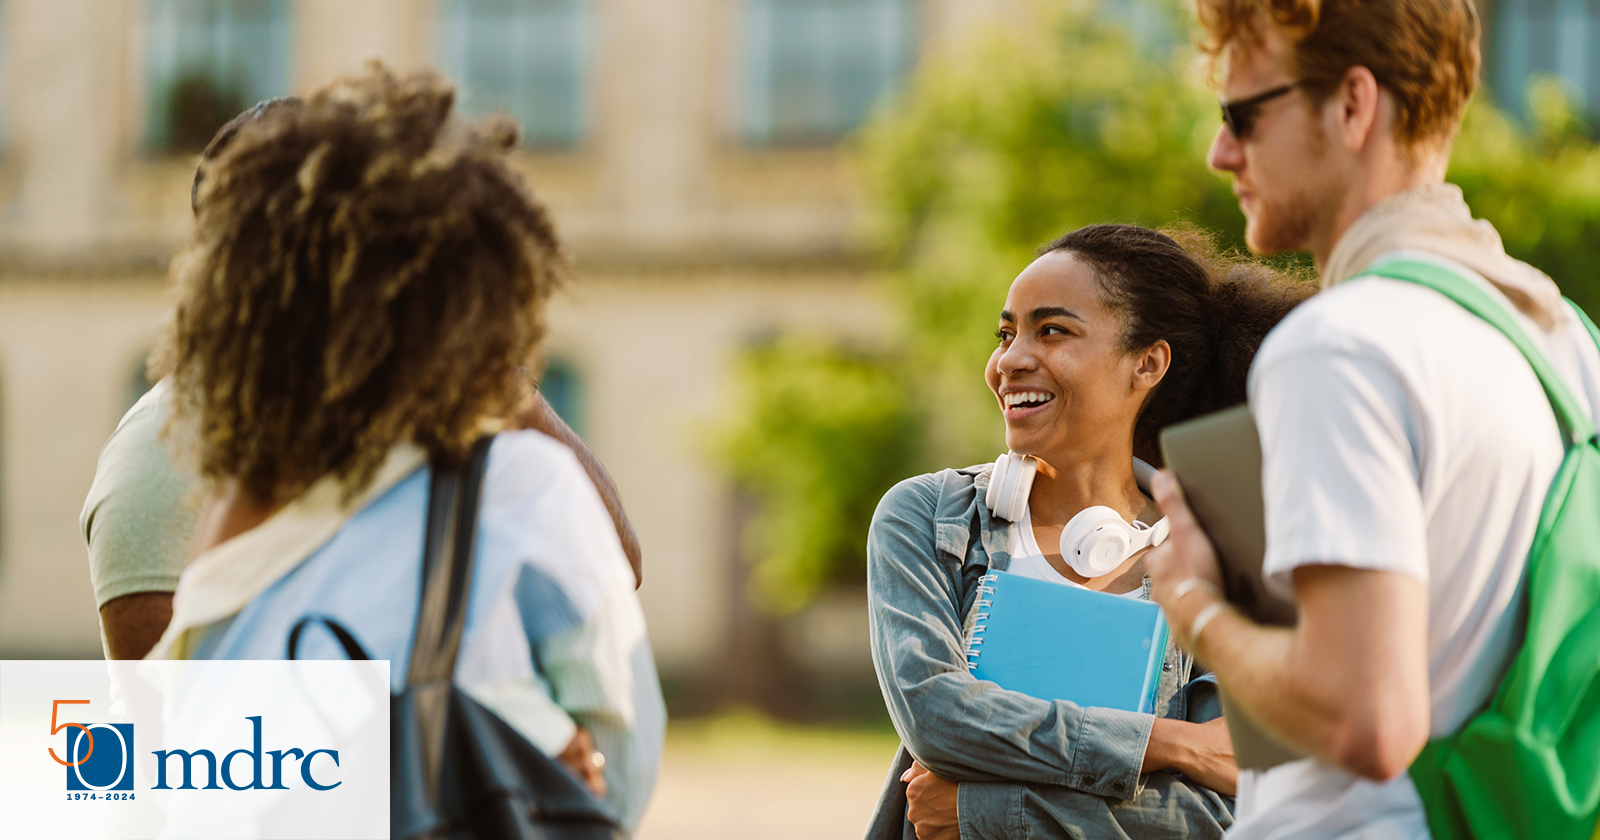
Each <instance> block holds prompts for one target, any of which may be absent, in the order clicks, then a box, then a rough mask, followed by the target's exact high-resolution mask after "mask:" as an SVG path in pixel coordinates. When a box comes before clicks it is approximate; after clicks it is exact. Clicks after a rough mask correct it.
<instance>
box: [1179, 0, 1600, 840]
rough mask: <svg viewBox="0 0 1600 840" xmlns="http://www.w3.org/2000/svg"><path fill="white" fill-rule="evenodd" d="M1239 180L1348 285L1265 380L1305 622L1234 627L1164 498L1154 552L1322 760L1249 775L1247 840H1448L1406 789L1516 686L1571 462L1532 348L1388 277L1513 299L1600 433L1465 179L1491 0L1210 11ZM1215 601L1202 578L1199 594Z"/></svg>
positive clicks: (1290, 571)
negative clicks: (1541, 560) (1442, 281)
mask: <svg viewBox="0 0 1600 840" xmlns="http://www.w3.org/2000/svg"><path fill="white" fill-rule="evenodd" d="M1197 6H1198V11H1199V20H1200V26H1201V30H1202V42H1203V46H1204V47H1205V49H1206V51H1207V52H1208V53H1209V54H1210V55H1211V56H1212V57H1213V58H1214V59H1215V60H1217V62H1218V65H1217V66H1218V69H1219V80H1220V84H1221V96H1222V98H1223V106H1222V107H1223V113H1224V119H1225V124H1224V126H1223V127H1221V128H1220V129H1219V130H1218V131H1217V135H1216V139H1215V140H1214V142H1213V144H1212V146H1211V152H1210V164H1211V166H1212V167H1213V168H1215V169H1217V170H1220V171H1222V172H1226V173H1229V174H1231V175H1232V176H1233V184H1234V186H1233V189H1234V192H1235V193H1236V194H1237V195H1238V196H1239V205H1240V208H1241V209H1242V210H1243V211H1244V214H1245V219H1246V230H1245V237H1246V241H1247V242H1248V243H1249V245H1250V247H1251V248H1252V249H1253V250H1255V251H1257V252H1260V253H1278V252H1284V251H1307V252H1310V254H1311V256H1312V257H1313V259H1314V260H1315V261H1316V266H1317V271H1318V273H1319V274H1320V276H1321V281H1322V287H1323V289H1324V291H1322V292H1321V293H1319V294H1318V295H1316V296H1315V297H1313V298H1312V299H1311V300H1309V301H1308V302H1306V303H1305V304H1304V305H1302V306H1301V307H1300V308H1299V309H1297V310H1296V311H1295V312H1294V313H1293V314H1291V315H1290V316H1289V317H1288V318H1286V319H1285V320H1284V321H1283V323H1282V324H1281V325H1279V327H1278V328H1277V329H1275V330H1274V331H1273V332H1272V334H1271V335H1269V336H1268V337H1267V339H1266V341H1265V342H1264V343H1263V344H1262V346H1261V352H1260V353H1259V354H1258V355H1257V356H1256V360H1255V364H1254V366H1253V367H1252V369H1251V371H1250V384H1249V391H1250V400H1249V402H1250V406H1251V410H1252V413H1253V414H1254V416H1255V421H1256V425H1257V427H1258V428H1259V431H1260V436H1261V451H1262V459H1263V476H1262V486H1263V492H1264V496H1265V501H1266V557H1265V560H1264V563H1263V567H1262V573H1263V575H1264V576H1265V579H1266V581H1267V583H1268V585H1269V586H1270V587H1271V588H1273V589H1274V590H1276V591H1277V592H1279V593H1280V594H1283V595H1284V596H1286V597H1293V599H1294V600H1295V601H1296V602H1297V603H1298V605H1299V622H1298V624H1297V626H1295V627H1294V628H1270V627H1265V626H1262V625H1258V624H1256V623H1254V622H1252V621H1251V620H1249V619H1248V618H1246V617H1245V616H1244V615H1242V614H1240V613H1239V612H1237V611H1235V610H1234V609H1233V608H1231V607H1229V606H1228V605H1227V604H1226V603H1225V602H1224V601H1223V600H1222V597H1221V594H1220V591H1219V588H1218V585H1219V582H1220V580H1221V578H1220V576H1219V574H1218V567H1217V561H1216V555H1215V552H1214V550H1213V548H1212V546H1211V544H1210V542H1209V540H1208V539H1207V538H1206V536H1205V534H1204V532H1202V531H1201V530H1199V528H1198V526H1197V525H1196V524H1195V522H1194V519H1193V517H1192V515H1191V514H1190V512H1189V509H1188V508H1187V507H1186V506H1185V505H1184V503H1183V500H1182V496H1181V494H1180V492H1179V488H1178V487H1177V486H1176V484H1175V482H1173V481H1172V480H1170V478H1168V477H1166V476H1160V477H1158V481H1157V483H1156V491H1157V500H1158V501H1159V502H1160V503H1161V506H1162V508H1163V510H1164V511H1165V512H1166V513H1167V515H1168V517H1169V519H1170V521H1171V523H1172V534H1171V537H1170V538H1169V539H1168V540H1167V542H1166V543H1165V544H1163V545H1162V546H1159V547H1157V548H1156V549H1155V550H1154V551H1153V552H1152V553H1151V555H1150V558H1149V569H1150V577H1151V581H1152V584H1153V586H1154V592H1155V597H1156V600H1157V601H1158V602H1160V603H1161V605H1162V606H1163V608H1165V610H1166V612H1167V616H1168V617H1169V619H1170V620H1171V622H1172V627H1173V631H1174V633H1175V635H1176V637H1177V638H1178V639H1179V640H1181V642H1182V643H1183V644H1184V645H1185V647H1186V648H1187V649H1188V650H1190V652H1192V653H1194V654H1195V655H1196V656H1198V657H1199V658H1200V659H1202V660H1204V661H1205V662H1206V664H1207V665H1209V666H1210V667H1211V668H1212V670H1213V671H1215V672H1216V675H1217V678H1218V679H1219V681H1220V682H1221V683H1222V685H1224V686H1225V687H1226V688H1227V690H1228V693H1229V695H1230V697H1232V698H1234V699H1236V700H1237V701H1238V704H1239V707H1240V708H1241V709H1243V710H1246V711H1247V712H1248V714H1249V715H1250V716H1251V718H1252V719H1253V720H1254V722H1256V723H1258V724H1260V725H1261V726H1262V727H1263V728H1264V729H1265V730H1267V731H1268V732H1270V733H1272V734H1274V735H1276V736H1278V737H1279V738H1281V739H1283V740H1284V741H1286V742H1288V743H1289V744H1291V745H1293V746H1295V747H1298V748H1300V750H1301V751H1302V752H1304V753H1305V754H1306V755H1308V756H1310V757H1308V758H1305V759H1302V760H1299V761H1293V762H1290V763H1287V764H1283V765H1279V766H1277V767H1274V768H1271V769H1268V770H1262V771H1245V772H1242V773H1241V774H1240V778H1239V798H1238V815H1237V816H1238V821H1237V822H1236V823H1235V824H1234V827H1233V829H1232V831H1231V832H1230V835H1229V836H1230V837H1234V838H1240V840H1244V838H1268V837H1272V838H1291V837H1292V838H1298V840H1318V839H1319V838H1355V837H1362V838H1379V837H1381V838H1426V837H1428V836H1429V834H1430V832H1429V828H1428V824H1427V820H1426V816H1425V813H1424V808H1423V804H1422V800H1421V798H1420V797H1419V795H1418V792H1417V789H1416V786H1415V785H1414V784H1413V783H1412V781H1411V778H1410V776H1409V775H1408V774H1407V772H1406V771H1407V768H1408V767H1409V766H1410V764H1411V762H1412V760H1413V759H1414V758H1415V757H1416V756H1417V755H1418V754H1419V752H1420V751H1421V750H1422V748H1423V746H1424V745H1425V743H1426V742H1427V741H1428V740H1429V739H1430V738H1431V737H1435V736H1439V735H1444V734H1448V733H1451V732H1453V731H1455V730H1456V729H1458V728H1459V727H1460V726H1461V725H1462V724H1463V723H1464V722H1465V721H1466V720H1467V719H1468V718H1469V717H1470V716H1471V715H1473V714H1474V713H1475V712H1476V711H1477V710H1479V709H1481V708H1482V707H1483V706H1484V705H1485V704H1486V703H1487V701H1488V700H1489V699H1490V697H1491V695H1492V694H1493V692H1494V691H1495V689H1496V687H1497V685H1498V683H1499V681H1500V678H1501V675H1502V674H1503V673H1504V672H1505V669H1506V667H1507V665H1508V664H1509V662H1510V661H1511V659H1512V657H1513V656H1514V654H1515V652H1516V648H1517V646H1518V644H1519V642H1518V639H1519V620H1520V616H1519V612H1525V611H1519V609H1518V604H1519V593H1520V592H1521V591H1522V584H1523V577H1524V570H1525V569H1526V560H1527V556H1528V551H1529V547H1530V543H1531V541H1532V539H1533V535H1534V532H1535V530H1536V528H1537V524H1538V519H1539V515H1540V510H1541V507H1542V505H1543V503H1544V499H1545V496H1546V493H1547V492H1548V490H1549V488H1550V484H1551V479H1552V478H1553V477H1554V475H1555V471H1556V468H1557V466H1558V465H1559V464H1560V463H1561V460H1562V456H1563V451H1564V449H1563V444H1562V439H1561V436H1560V432H1559V430H1558V427H1557V424H1556V420H1555V417H1554V415H1553V414H1552V412H1551V408H1550V403H1549V400H1548V399H1547V398H1546V396H1545V394H1544V391H1543V390H1542V388H1541V386H1540V384H1539V380H1538V379H1537V378H1536V377H1535V375H1534V372H1533V370H1532V369H1531V368H1530V367H1529V365H1528V363H1527V362H1526V361H1525V360H1524V358H1523V356H1522V354H1521V353H1520V352H1518V350H1517V349H1516V347H1515V345H1513V344H1512V343H1511V342H1510V340H1508V339H1507V338H1506V337H1505V336H1504V335H1503V334H1501V333H1500V332H1499V331H1498V330H1496V329H1495V328H1494V327H1491V326H1490V325H1489V324H1487V323H1485V322H1484V321H1482V320H1480V319H1479V318H1478V317H1477V316H1475V315H1473V314H1471V313H1469V312H1468V311H1467V310H1466V309H1464V308H1462V307H1461V306H1459V305H1457V304H1456V303H1455V302H1454V301H1452V300H1450V299H1449V298H1446V297H1445V296H1444V295H1442V294H1440V293H1438V292H1435V291H1433V290H1432V289H1428V288H1425V287H1422V286H1418V285H1415V284H1412V283H1407V282H1403V281H1399V280H1391V279H1385V278H1380V277H1374V276H1371V275H1369V274H1367V272H1366V269H1367V268H1368V267H1370V266H1373V265H1375V264H1376V263H1378V262H1380V261H1382V260H1383V259H1384V258H1386V257H1388V256H1394V255H1404V256H1406V257H1407V258H1410V259H1415V260H1422V261H1426V262H1429V263H1433V264H1435V265H1437V266H1439V267H1441V268H1444V269H1446V270H1448V271H1450V272H1453V273H1454V274H1456V275H1457V276H1459V277H1460V278H1462V281H1463V282H1468V283H1471V284H1473V285H1475V286H1477V287H1479V288H1480V289H1482V290H1483V292H1484V293H1486V294H1488V295H1490V296H1491V297H1493V298H1494V299H1496V300H1497V301H1498V302H1499V303H1500V304H1501V305H1502V306H1503V308H1504V309H1505V310H1506V311H1507V312H1508V313H1509V314H1510V315H1511V317H1513V318H1514V319H1515V320H1516V321H1517V322H1518V323H1519V324H1520V326H1521V327H1522V329H1523V331H1524V332H1525V333H1526V334H1527V335H1528V336H1529V337H1530V339H1531V340H1532V341H1533V342H1534V344H1535V345H1537V346H1538V347H1539V349H1540V350H1542V351H1543V353H1544V354H1545V356H1546V357H1547V358H1548V359H1549V360H1550V362H1551V364H1552V365H1553V366H1554V368H1555V369H1556V371H1557V373H1558V374H1559V375H1560V377H1561V379H1562V380H1564V381H1565V382H1566V384H1567V385H1568V387H1569V389H1570V390H1571V392H1572V394H1573V396H1574V397H1575V398H1576V400H1577V401H1578V402H1579V403H1580V404H1581V405H1582V406H1583V409H1584V410H1586V411H1587V412H1588V413H1589V414H1590V415H1591V416H1593V415H1594V413H1595V409H1596V408H1597V407H1600V352H1597V350H1596V348H1595V346H1594V343H1593V342H1592V341H1591V340H1590V338H1589V336H1588V334H1587V333H1586V331H1585V328H1584V327H1583V325H1582V324H1581V323H1580V321H1579V320H1578V318H1577V317H1576V315H1575V313H1573V312H1572V311H1570V310H1569V309H1568V308H1567V307H1566V306H1564V305H1563V303H1562V301H1561V297H1560V293H1559V291H1558V290H1557V288H1556V285H1555V283H1553V282H1551V280H1550V278H1548V277H1546V276H1545V275H1544V274H1542V273H1541V272H1539V271H1538V270H1537V269H1535V268H1533V267H1532V266H1529V265H1526V264H1524V263H1522V262H1519V261H1517V260H1514V259H1512V258H1511V257H1509V256H1507V255H1506V253H1505V250H1504V248H1503V247H1502V245H1501V242H1500V237H1499V236H1498V234H1496V233H1495V231H1494V229H1493V228H1492V227H1491V226H1490V225H1489V224H1488V223H1487V222H1484V221H1479V220H1474V219H1473V218H1472V213H1471V211H1470V210H1469V209H1468V207H1467V205H1466V203H1465V202H1464V201H1463V200H1462V195H1461V191H1460V190H1459V189H1457V188H1456V187H1453V186H1450V185H1447V184H1446V183H1445V182H1444V177H1445V171H1446V168H1447V166H1448V164H1449V161H1450V147H1451V143H1452V141H1453V140H1454V138H1455V135H1456V131H1457V129H1458V127H1459V126H1460V123H1461V117H1462V112H1463V111H1464V109H1465V108H1466V106H1467V102H1468V100H1469V99H1470V98H1471V96H1472V92H1473V88H1474V87H1475V85H1476V83H1477V72H1478V66H1479V50H1478V37H1479V25H1478V15H1477V12H1476V11H1475V9H1474V6H1473V3H1472V2H1471V0H1385V2H1379V3H1366V2H1358V0H1197ZM1190 581H1192V583H1186V582H1190Z"/></svg>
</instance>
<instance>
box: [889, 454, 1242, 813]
mask: <svg viewBox="0 0 1600 840" xmlns="http://www.w3.org/2000/svg"><path fill="white" fill-rule="evenodd" d="M991 470H992V466H991V465H983V466H979V467H969V468H967V469H964V470H944V471H942V472H938V473H932V474H929V475H923V476H918V477H916V478H912V479H908V480H906V481H902V482H901V483H900V484H898V485H896V486H895V487H894V488H893V489H892V490H890V491H889V492H888V493H887V494H886V495H885V496H884V497H883V500H882V501H881V502H879V504H878V509H877V512H876V513H874V514H873V517H872V529H871V532H870V534H869V536H868V538H867V590H868V598H869V602H870V609H871V616H870V619H871V640H872V661H873V664H874V666H876V668H877V672H878V685H879V687H880V688H881V689H882V690H883V697H884V701H885V703H886V704H887V705H888V708H889V716H890V718H892V719H893V721H894V726H895V730H896V731H897V732H899V734H900V739H901V742H902V746H901V748H900V750H899V753H898V754H897V755H896V756H895V762H894V767H893V768H892V769H891V771H890V774H889V777H888V779H887V780H886V782H885V785H884V790H883V794H882V796H881V797H880V798H879V801H878V807H877V812H876V813H875V814H874V815H873V820H872V824H871V825H870V826H869V827H868V829H867V835H866V837H867V840H912V838H914V837H915V832H914V830H913V827H912V825H911V823H910V822H909V821H907V820H906V819H905V809H906V797H905V791H906V785H905V784H904V783H903V782H901V781H900V774H901V773H902V772H904V770H905V768H906V767H908V766H910V764H911V760H912V757H913V756H914V757H915V758H916V759H917V760H919V761H921V762H922V764H923V766H925V767H927V768H928V769H930V770H932V771H933V772H935V773H937V774H939V775H940V776H943V777H944V778H947V779H951V780H955V781H958V782H960V788H959V792H958V794H957V800H958V808H957V810H958V812H959V815H960V827H961V836H962V837H963V838H965V840H973V838H989V837H994V838H1001V837H1004V838H1024V837H1036V838H1102V837H1105V838H1130V840H1141V838H1151V837H1220V836H1221V835H1222V832H1223V829H1225V828H1227V826H1229V825H1230V824H1232V822H1233V800H1232V798H1231V797H1224V796H1222V795H1220V794H1218V793H1217V792H1215V791H1212V790H1210V789H1208V788H1205V787H1201V786H1200V785H1198V784H1196V783H1194V782H1192V781H1190V780H1189V779H1188V778H1187V777H1185V776H1183V775H1182V774H1179V773H1176V772H1174V771H1159V772H1155V773H1149V774H1143V775H1141V774H1140V772H1139V770H1140V767H1141V766H1142V764H1143V763H1144V751H1145V745H1146V744H1147V743H1148V742H1149V739H1150V730H1151V728H1152V727H1153V726H1154V724H1155V716H1154V715H1147V714H1139V713H1136V712H1126V711H1121V710H1118V709H1104V708H1084V707H1081V706H1078V705H1076V704H1074V703H1071V702H1068V701H1065V700H1056V701H1048V700H1039V699H1036V698H1033V697H1029V696H1028V695H1025V694H1021V693H1019V692H1015V691H1007V690H1005V689H1002V688H1000V687H999V686H996V685H994V684H993V683H988V682H979V681H978V680H977V679H975V678H974V677H973V676H972V675H971V673H970V672H968V670H967V658H966V646H965V644H963V626H964V624H965V619H966V617H967V616H968V615H969V614H970V613H971V611H972V606H973V601H974V600H975V599H976V596H977V591H978V580H979V578H980V577H981V576H983V575H984V574H985V573H987V572H988V571H989V570H990V569H991V568H993V569H995V570H1003V569H1005V568H1007V567H1008V566H1009V565H1010V562H1011V555H1010V552H1009V551H1008V550H1007V548H1006V545H1007V537H1008V534H1009V532H1008V528H1009V527H1011V526H1010V524H1009V523H1007V522H1005V521H1004V520H1000V519H994V518H991V515H990V513H989V510H988V508H987V507H985V506H984V504H983V502H982V499H983V494H984V492H985V491H986V490H987V489H988V486H989V473H990V471H991ZM1145 585H1146V587H1147V588H1148V586H1149V583H1148V582H1146V584H1145ZM1147 594H1148V592H1147ZM1197 670H1198V669H1197V668H1196V667H1195V665H1194V662H1193V660H1192V659H1191V658H1190V657H1189V655H1188V654H1185V653H1183V652H1182V651H1181V650H1180V649H1179V648H1178V647H1177V646H1176V645H1171V644H1169V645H1168V647H1167V651H1166V660H1165V662H1164V663H1163V665H1162V674H1161V683H1160V686H1159V688H1158V689H1157V695H1156V712H1155V713H1156V714H1157V715H1161V716H1163V717H1168V718H1175V719H1179V720H1189V721H1193V722H1202V721H1206V720H1211V719H1213V718H1215V717H1217V716H1218V715H1219V714H1220V713H1221V712H1220V703H1219V701H1218V699H1217V696H1216V683H1215V681H1214V680H1213V679H1212V678H1211V677H1210V676H1209V675H1200V676H1196V675H1195V673H1196V671H1197Z"/></svg>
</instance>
